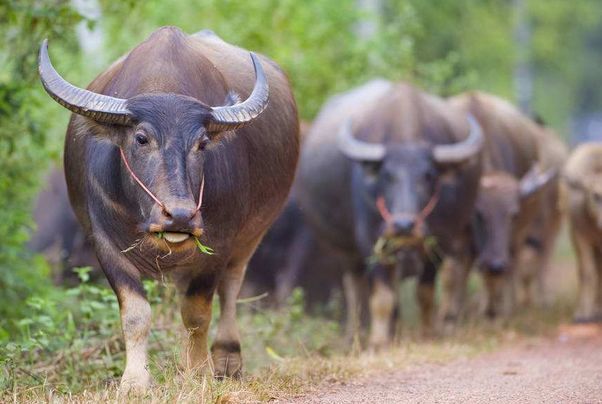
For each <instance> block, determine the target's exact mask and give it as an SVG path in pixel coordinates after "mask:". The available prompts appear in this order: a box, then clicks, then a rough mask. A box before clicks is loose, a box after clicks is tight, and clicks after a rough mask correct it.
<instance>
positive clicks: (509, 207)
mask: <svg viewBox="0 0 602 404" xmlns="http://www.w3.org/2000/svg"><path fill="white" fill-rule="evenodd" d="M449 103H450V104H451V105H452V106H454V107H457V108H459V109H460V110H462V111H464V112H466V113H470V114H472V115H473V116H474V117H475V118H476V119H477V120H478V121H479V124H480V125H481V127H482V129H483V134H484V136H485V139H486V140H485V147H484V150H483V176H482V177H481V181H480V186H479V195H478V198H477V202H476V209H475V218H474V225H473V239H474V241H475V243H474V244H475V248H476V252H477V257H476V259H477V264H478V266H479V267H480V269H481V270H482V271H483V273H484V277H485V284H486V288H487V292H488V299H487V307H486V313H487V315H488V316H490V317H496V316H498V315H500V314H508V313H509V312H510V310H511V306H512V304H513V296H512V295H513V287H512V284H513V279H512V276H513V271H514V269H515V268H516V260H517V252H518V251H519V249H520V248H521V247H522V246H523V245H524V244H525V240H526V237H527V231H528V229H529V226H530V224H531V223H532V220H533V218H534V216H535V213H536V210H537V204H538V201H539V198H541V197H542V192H541V191H542V190H543V189H544V187H545V185H546V184H548V182H550V181H551V180H552V179H553V178H554V177H555V175H556V174H557V170H556V169H554V168H549V169H545V168H544V167H542V166H541V163H540V152H539V149H538V142H539V141H540V140H539V139H540V135H541V133H540V131H541V128H539V127H538V126H537V125H536V124H535V123H534V122H533V121H531V120H530V119H529V118H528V117H526V116H524V115H523V114H521V113H520V112H519V111H518V110H517V109H516V108H515V107H514V106H513V105H511V104H510V103H508V102H507V101H505V100H502V99H500V98H497V97H495V96H492V95H489V94H485V93H481V92H470V93H465V94H461V95H458V96H456V97H453V98H451V99H450V100H449ZM457 276H459V277H460V278H462V279H466V274H457ZM459 290H460V291H461V290H462V288H458V289H457V290H455V291H452V293H453V294H454V297H452V298H451V299H452V300H455V302H456V303H455V304H454V305H450V306H449V307H451V308H453V310H451V311H450V312H448V313H445V315H446V316H447V317H457V315H458V314H459V310H460V309H461V307H462V304H461V300H462V296H460V295H459V294H458V291H459ZM444 300H445V299H444Z"/></svg>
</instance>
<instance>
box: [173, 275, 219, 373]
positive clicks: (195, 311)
mask: <svg viewBox="0 0 602 404" xmlns="http://www.w3.org/2000/svg"><path fill="white" fill-rule="evenodd" d="M215 286H216V279H215V272H207V273H203V274H200V275H197V276H195V277H194V278H192V279H190V280H188V281H187V282H185V283H184V284H180V283H178V289H179V291H180V293H181V307H180V312H181V315H182V321H183V323H184V327H185V328H186V331H187V334H186V341H185V347H186V349H185V351H184V352H182V362H183V364H184V367H185V369H186V370H187V371H191V372H199V371H201V372H202V371H204V370H206V369H207V368H208V365H209V357H208V354H207V334H208V330H209V324H210V323H211V306H212V302H213V293H214V290H215Z"/></svg>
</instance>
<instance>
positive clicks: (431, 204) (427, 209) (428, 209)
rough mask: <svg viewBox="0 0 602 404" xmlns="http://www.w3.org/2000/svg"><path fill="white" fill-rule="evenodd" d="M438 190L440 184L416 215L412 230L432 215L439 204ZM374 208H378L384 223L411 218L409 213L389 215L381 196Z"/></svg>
mask: <svg viewBox="0 0 602 404" xmlns="http://www.w3.org/2000/svg"><path fill="white" fill-rule="evenodd" d="M440 190H441V187H440V184H439V183H437V186H436V188H435V192H434V193H433V196H431V199H429V201H428V202H427V204H426V205H425V206H424V207H423V208H422V210H421V211H420V213H418V214H417V215H416V222H415V224H414V229H415V228H417V227H418V225H419V224H421V223H423V222H424V221H425V220H426V218H427V217H428V216H429V215H430V214H431V213H433V210H434V209H435V206H437V202H439V195H440V192H439V191H440ZM376 207H377V208H378V212H379V213H380V215H381V217H382V218H383V220H384V221H385V223H391V222H392V221H393V220H394V219H395V218H404V217H412V216H413V215H412V214H410V213H398V214H395V215H394V214H393V213H391V211H389V209H387V205H386V203H385V198H384V197H383V196H382V195H381V196H379V197H378V198H376Z"/></svg>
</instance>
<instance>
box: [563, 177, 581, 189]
mask: <svg viewBox="0 0 602 404" xmlns="http://www.w3.org/2000/svg"><path fill="white" fill-rule="evenodd" d="M562 179H563V181H564V183H565V184H567V185H568V187H569V188H570V189H572V190H574V191H583V190H585V186H584V185H583V183H582V182H581V181H579V180H577V179H575V178H571V177H569V176H568V175H563V176H562Z"/></svg>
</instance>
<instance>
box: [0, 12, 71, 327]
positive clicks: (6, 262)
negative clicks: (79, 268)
mask: <svg viewBox="0 0 602 404" xmlns="http://www.w3.org/2000/svg"><path fill="white" fill-rule="evenodd" d="M79 20H80V16H79V15H78V14H77V13H75V12H74V11H73V9H72V8H71V6H70V2H69V1H67V0H44V1H34V0H26V1H10V0H9V1H3V2H0V34H1V38H2V42H1V43H2V44H1V45H0V207H1V209H0V238H1V239H2V242H0V338H1V337H3V336H4V337H6V333H7V325H8V320H9V319H11V318H15V317H17V316H25V315H26V314H27V313H29V308H28V307H27V306H25V305H24V304H23V299H24V297H25V296H27V295H29V294H32V293H37V292H40V291H42V290H44V289H46V288H48V284H49V280H48V279H49V278H48V276H47V273H46V271H45V265H44V263H43V261H42V260H41V259H40V258H39V257H38V258H35V257H33V256H32V254H31V253H29V252H28V251H27V249H25V248H24V245H25V243H26V241H27V239H28V237H29V231H28V228H29V225H30V223H31V217H30V215H31V200H32V198H33V197H34V195H35V194H36V192H37V191H38V178H39V174H40V172H41V171H42V170H43V169H45V167H46V166H47V163H48V161H49V160H50V157H51V156H52V153H51V151H52V150H56V147H54V146H51V145H49V144H48V142H47V137H46V127H45V126H44V124H43V122H42V121H41V120H40V119H39V116H40V115H39V114H40V109H41V108H42V109H43V107H42V105H43V103H42V102H41V98H40V96H39V85H38V79H37V69H36V55H37V49H38V46H39V43H40V42H41V40H42V38H44V37H51V38H58V37H60V38H63V39H68V38H70V37H71V38H72V37H73V35H72V34H71V32H72V27H73V25H74V24H75V23H77V22H78V21H79ZM44 103H46V100H44Z"/></svg>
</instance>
